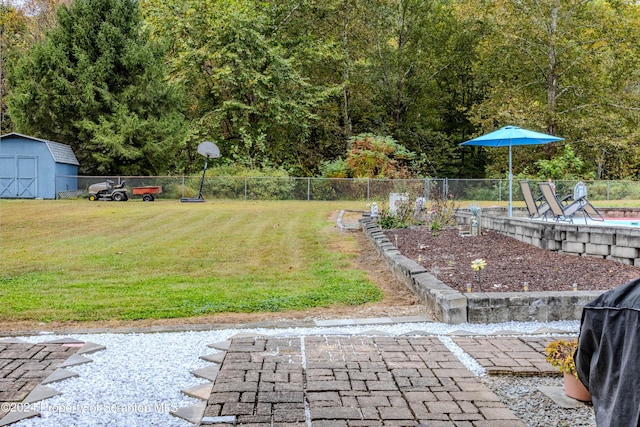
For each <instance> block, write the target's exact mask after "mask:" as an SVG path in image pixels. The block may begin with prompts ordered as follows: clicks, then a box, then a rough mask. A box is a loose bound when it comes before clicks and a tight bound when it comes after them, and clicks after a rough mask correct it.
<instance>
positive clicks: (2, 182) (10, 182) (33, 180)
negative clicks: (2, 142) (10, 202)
mask: <svg viewBox="0 0 640 427" xmlns="http://www.w3.org/2000/svg"><path fill="white" fill-rule="evenodd" d="M37 166H38V165H37V158H36V157H30V156H29V157H27V156H17V157H16V156H0V197H19V198H25V199H34V198H36V197H37V188H38V187H37V180H38V167H37Z"/></svg>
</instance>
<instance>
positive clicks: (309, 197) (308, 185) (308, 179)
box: [307, 178, 311, 202]
mask: <svg viewBox="0 0 640 427" xmlns="http://www.w3.org/2000/svg"><path fill="white" fill-rule="evenodd" d="M309 200H311V178H307V202H308V201H309Z"/></svg>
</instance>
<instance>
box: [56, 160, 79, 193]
mask: <svg viewBox="0 0 640 427" xmlns="http://www.w3.org/2000/svg"><path fill="white" fill-rule="evenodd" d="M77 175H78V167H77V166H76V165H69V164H65V163H56V195H57V194H58V193H59V192H61V191H72V190H77V189H78V176H77Z"/></svg>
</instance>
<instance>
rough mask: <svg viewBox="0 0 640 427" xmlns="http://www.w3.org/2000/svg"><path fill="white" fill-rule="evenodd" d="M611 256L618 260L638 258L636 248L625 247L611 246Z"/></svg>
mask: <svg viewBox="0 0 640 427" xmlns="http://www.w3.org/2000/svg"><path fill="white" fill-rule="evenodd" d="M611 255H612V256H614V257H618V258H631V259H634V258H638V249H637V247H632V248H629V247H626V246H612V247H611Z"/></svg>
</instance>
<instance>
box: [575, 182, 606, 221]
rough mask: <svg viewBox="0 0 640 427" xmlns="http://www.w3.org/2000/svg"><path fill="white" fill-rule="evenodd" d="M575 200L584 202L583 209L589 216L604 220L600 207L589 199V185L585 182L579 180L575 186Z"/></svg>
mask: <svg viewBox="0 0 640 427" xmlns="http://www.w3.org/2000/svg"><path fill="white" fill-rule="evenodd" d="M573 200H574V201H580V203H582V211H583V212H584V213H585V214H587V216H589V218H591V219H592V220H594V221H604V218H603V217H602V215H601V214H600V212H598V209H596V207H595V206H593V205H592V204H591V203H590V202H589V201H588V200H587V186H586V185H584V182H582V181H578V183H577V184H576V186H575V187H573Z"/></svg>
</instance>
